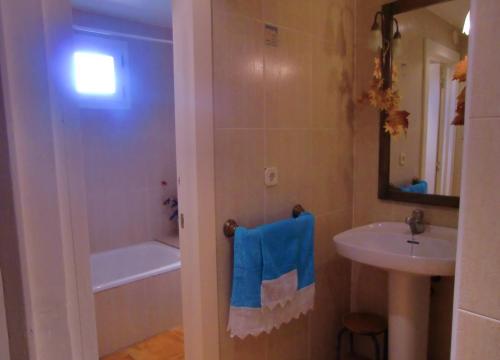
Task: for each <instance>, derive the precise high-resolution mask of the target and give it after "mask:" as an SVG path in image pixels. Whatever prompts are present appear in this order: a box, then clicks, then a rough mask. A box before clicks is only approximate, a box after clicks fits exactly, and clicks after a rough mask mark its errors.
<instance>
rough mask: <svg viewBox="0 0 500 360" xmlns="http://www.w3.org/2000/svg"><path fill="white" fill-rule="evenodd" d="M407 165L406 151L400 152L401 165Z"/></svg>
mask: <svg viewBox="0 0 500 360" xmlns="http://www.w3.org/2000/svg"><path fill="white" fill-rule="evenodd" d="M405 165H406V153H404V152H402V153H400V154H399V166H405Z"/></svg>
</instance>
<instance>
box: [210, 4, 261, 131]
mask: <svg viewBox="0 0 500 360" xmlns="http://www.w3.org/2000/svg"><path fill="white" fill-rule="evenodd" d="M214 47H215V48H216V49H217V48H225V51H215V52H214V113H215V114H214V116H215V126H216V127H217V128H262V127H263V126H264V106H263V105H264V53H263V51H264V24H262V23H261V22H258V21H256V20H252V19H249V18H245V17H242V16H236V15H231V14H228V13H217V12H215V13H214Z"/></svg>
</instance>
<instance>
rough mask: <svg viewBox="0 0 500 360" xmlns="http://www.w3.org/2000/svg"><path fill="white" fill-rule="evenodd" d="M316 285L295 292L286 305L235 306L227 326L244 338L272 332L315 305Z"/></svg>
mask: <svg viewBox="0 0 500 360" xmlns="http://www.w3.org/2000/svg"><path fill="white" fill-rule="evenodd" d="M314 292H315V285H314V284H311V285H309V286H307V287H305V288H303V289H300V290H299V291H297V292H296V293H295V297H294V298H293V300H291V301H290V302H288V303H287V304H286V305H285V306H277V307H275V308H274V309H272V310H270V309H269V308H243V307H233V306H231V309H230V311H229V323H228V326H227V329H228V331H229V332H230V335H231V337H235V336H236V337H239V338H241V339H244V338H245V337H247V336H248V335H253V336H257V335H259V334H261V333H263V332H266V333H270V332H271V330H273V329H274V328H276V329H278V328H279V327H280V326H281V325H282V324H286V323H288V322H290V321H291V320H292V319H298V318H299V317H300V315H302V314H306V313H307V312H308V311H309V310H312V309H313V307H314Z"/></svg>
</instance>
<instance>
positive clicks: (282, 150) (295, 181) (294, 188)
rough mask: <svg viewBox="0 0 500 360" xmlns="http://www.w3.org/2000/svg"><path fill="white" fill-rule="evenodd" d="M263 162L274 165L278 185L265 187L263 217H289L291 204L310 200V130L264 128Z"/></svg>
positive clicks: (309, 204)
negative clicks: (264, 153)
mask: <svg viewBox="0 0 500 360" xmlns="http://www.w3.org/2000/svg"><path fill="white" fill-rule="evenodd" d="M266 142H267V152H266V166H276V167H277V168H278V171H279V185H278V186H274V187H268V188H266V221H267V222H272V221H276V220H279V219H281V218H286V217H289V216H290V214H291V211H292V208H293V206H294V205H296V204H301V205H302V206H303V207H304V208H305V209H309V208H311V203H312V199H311V197H312V183H311V180H312V177H311V167H312V161H311V159H312V157H311V148H312V131H310V130H267V131H266Z"/></svg>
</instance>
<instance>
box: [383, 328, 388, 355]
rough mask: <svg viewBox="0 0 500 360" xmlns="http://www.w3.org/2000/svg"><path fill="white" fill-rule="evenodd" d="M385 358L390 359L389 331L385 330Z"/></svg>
mask: <svg viewBox="0 0 500 360" xmlns="http://www.w3.org/2000/svg"><path fill="white" fill-rule="evenodd" d="M384 360H389V331H388V330H386V331H384Z"/></svg>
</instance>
